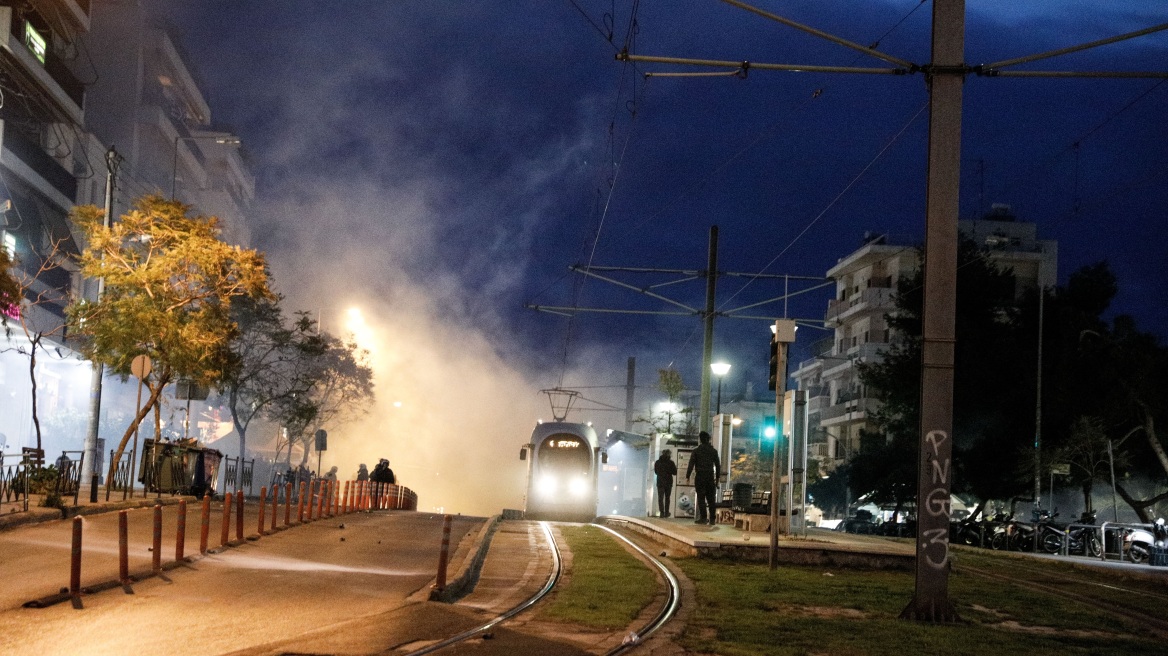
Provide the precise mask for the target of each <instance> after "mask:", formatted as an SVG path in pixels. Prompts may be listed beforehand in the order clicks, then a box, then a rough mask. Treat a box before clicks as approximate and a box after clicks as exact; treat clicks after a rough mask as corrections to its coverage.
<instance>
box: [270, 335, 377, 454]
mask: <svg viewBox="0 0 1168 656" xmlns="http://www.w3.org/2000/svg"><path fill="white" fill-rule="evenodd" d="M320 340H321V342H322V344H323V349H322V350H321V351H320V352H319V353H313V352H304V353H303V354H302V356H301V357H303V358H304V361H303V363H302V366H303V372H304V373H303V380H304V382H305V384H306V386H307V388H306V389H307V391H305V392H303V393H295V394H290V395H286V396H284V397H282V398H280V399H277V400H276V401H275V402H274V403H273V409H272V411H271V413H270V415H269V416H270V418H271V419H273V420H275V421H278V422H280V423H281V424H282V425H283V426H284V428H285V429H286V430H287V431H288V463H289V464H291V462H292V446H293V445H294V444H297V443H299V444H301V445H303V447H304V455H303V457H302V458H301V461H300V464H304V463H305V462H307V461H308V454H309V452H310V451H311V449H312V440H313V436H314V435H315V433H316V431H317V430H318V429H320V428H324V427H328V428H335V427H337V426H339V425H342V424H344V423H346V422H348V421H351V420H353V419H356V418H357V417H359V416H361V415H363V414H365V413H366V412H368V404H369V403H371V402H372V401H373V370H372V369H371V368H370V367H369V365H368V364H367V360H368V356H369V354H368V352H367V351H365V350H363V349H361V348H360V347H359V346H358V345H357V343H356V342H355V341H354V340H352V339H349V340H341V339H339V338H337V337H334V336H332V335H329V334H328V333H321V334H320Z"/></svg>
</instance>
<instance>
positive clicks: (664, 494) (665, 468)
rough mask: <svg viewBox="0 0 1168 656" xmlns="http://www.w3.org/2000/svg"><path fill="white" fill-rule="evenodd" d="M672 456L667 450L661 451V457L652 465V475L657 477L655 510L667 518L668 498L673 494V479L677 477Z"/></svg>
mask: <svg viewBox="0 0 1168 656" xmlns="http://www.w3.org/2000/svg"><path fill="white" fill-rule="evenodd" d="M672 455H673V452H672V451H670V450H669V449H662V450H661V457H660V458H658V459H657V462H654V463H653V473H654V474H656V475H657V510H659V511H660V513H659V514H660V515H661V516H662V517H669V497H670V495H671V494H672V493H673V477H674V476H677V464H676V463H674V462H673V458H672Z"/></svg>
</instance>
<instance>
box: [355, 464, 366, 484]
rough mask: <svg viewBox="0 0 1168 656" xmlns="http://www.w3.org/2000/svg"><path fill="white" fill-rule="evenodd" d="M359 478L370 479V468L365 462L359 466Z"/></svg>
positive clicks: (359, 479) (361, 479) (360, 479)
mask: <svg viewBox="0 0 1168 656" xmlns="http://www.w3.org/2000/svg"><path fill="white" fill-rule="evenodd" d="M357 480H358V481H367V480H369V469H368V468H367V467H365V463H361V466H360V467H357Z"/></svg>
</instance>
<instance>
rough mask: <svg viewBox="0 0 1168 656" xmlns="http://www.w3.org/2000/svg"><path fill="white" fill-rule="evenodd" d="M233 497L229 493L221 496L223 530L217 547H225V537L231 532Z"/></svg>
mask: <svg viewBox="0 0 1168 656" xmlns="http://www.w3.org/2000/svg"><path fill="white" fill-rule="evenodd" d="M233 499H234V497H232V496H231V493H230V492H227V493H226V494H224V495H223V530H222V531H221V532H220V534H219V546H221V547H226V546H227V535H228V534H229V533H230V532H231V502H232V500H233Z"/></svg>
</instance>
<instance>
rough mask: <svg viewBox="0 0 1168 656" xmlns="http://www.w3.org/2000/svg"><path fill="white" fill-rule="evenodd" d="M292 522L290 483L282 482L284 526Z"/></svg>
mask: <svg viewBox="0 0 1168 656" xmlns="http://www.w3.org/2000/svg"><path fill="white" fill-rule="evenodd" d="M291 523H292V484H291V483H285V484H284V526H287V525H289V524H291Z"/></svg>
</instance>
